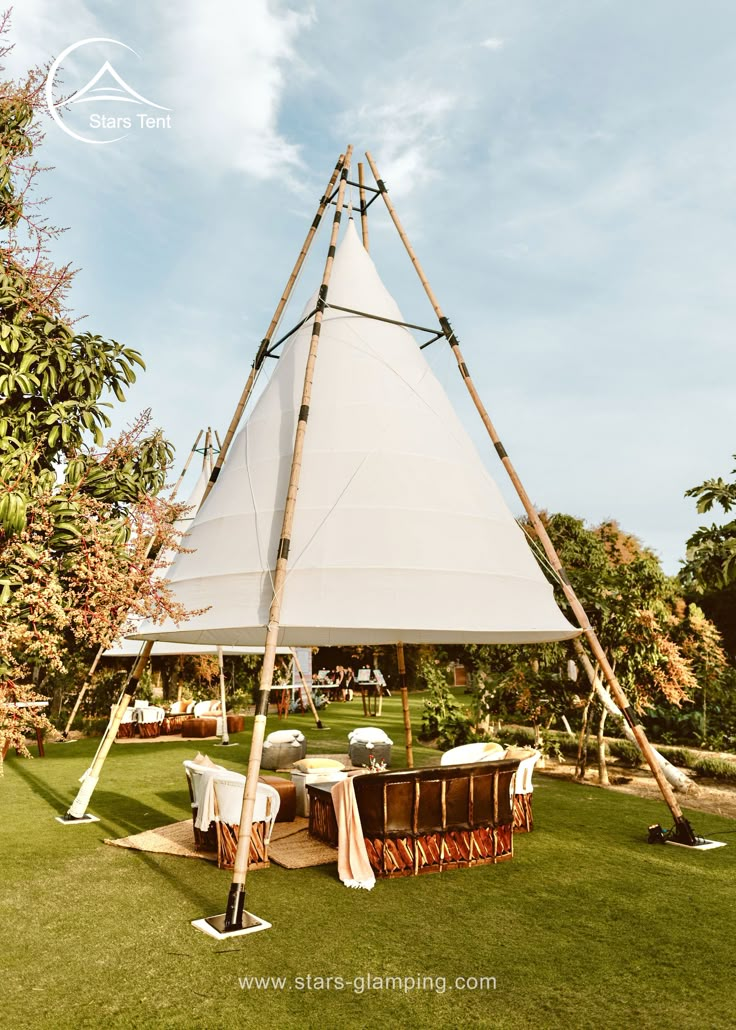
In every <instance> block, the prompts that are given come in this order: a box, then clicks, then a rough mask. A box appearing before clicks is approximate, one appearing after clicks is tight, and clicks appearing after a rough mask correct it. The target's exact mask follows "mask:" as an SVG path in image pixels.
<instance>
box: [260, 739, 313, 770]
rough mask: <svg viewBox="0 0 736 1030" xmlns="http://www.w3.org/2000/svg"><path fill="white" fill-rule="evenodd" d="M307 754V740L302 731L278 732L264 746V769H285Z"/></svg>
mask: <svg viewBox="0 0 736 1030" xmlns="http://www.w3.org/2000/svg"><path fill="white" fill-rule="evenodd" d="M306 753H307V739H306V737H305V736H304V734H303V733H302V732H301V730H276V731H275V732H274V733H269V735H268V736H267V737H266V740H265V742H264V745H263V757H262V759H261V768H262V769H285V768H287V767H288V766H290V765H293V764H294V762H298V761H299V759H300V758H304V756H305V755H306Z"/></svg>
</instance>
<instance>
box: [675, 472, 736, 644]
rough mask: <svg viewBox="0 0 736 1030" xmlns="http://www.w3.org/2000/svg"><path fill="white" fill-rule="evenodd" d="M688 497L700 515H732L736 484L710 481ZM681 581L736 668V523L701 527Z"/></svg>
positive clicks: (691, 544)
mask: <svg viewBox="0 0 736 1030" xmlns="http://www.w3.org/2000/svg"><path fill="white" fill-rule="evenodd" d="M734 457H736V455H734ZM733 474H734V475H736V469H734V472H733ZM685 496H686V497H694V498H696V499H697V510H698V512H699V513H700V514H705V513H706V512H709V511H712V509H713V508H714V507H719V508H721V509H722V510H723V512H724V513H728V512H730V511H732V510H734V508H736V480H734V481H733V482H730V483H729V482H725V481H724V480H723V479H721V478H718V479H707V480H706V481H705V482H704V483H701V484H700V485H699V486H694V487H691V489H690V490H688V491H687V492H686V494H685ZM679 579H680V582H681V584H682V587H683V590H684V591H685V595H686V597H687V599H688V600H689V601H694V602H696V603H697V604H698V605H699V606H700V607H702V609H703V610H704V611H705V614H706V615H707V616H708V618H709V619H712V620H713V621H714V622H715V624H716V625H717V626H718V629H719V630H720V632H721V634H722V636H723V642H724V647H725V649H726V652H727V654H728V656H729V659H730V662H731V664H732V665H736V521H734V520H731V521H730V522H725V523H722V524H721V525H718V524H716V523H714V524H713V525H711V526H701V527H700V528H699V529H697V530H696V531H695V533H693V535H692V536H691V537H690V539H689V540H688V541H687V551H686V561H685V563H684V565H683V568H682V569H681V571H680V576H679Z"/></svg>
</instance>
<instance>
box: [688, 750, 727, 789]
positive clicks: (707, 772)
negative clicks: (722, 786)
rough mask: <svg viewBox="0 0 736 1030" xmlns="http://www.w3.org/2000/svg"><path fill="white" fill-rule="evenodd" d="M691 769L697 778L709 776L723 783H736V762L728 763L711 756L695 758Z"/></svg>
mask: <svg viewBox="0 0 736 1030" xmlns="http://www.w3.org/2000/svg"><path fill="white" fill-rule="evenodd" d="M693 768H694V769H695V772H696V773H697V774H698V775H699V776H709V777H710V778H711V779H714V780H723V781H724V782H725V783H736V762H729V761H728V759H726V758H715V757H712V756H711V755H706V756H705V757H703V758H696V760H695V762H694V763H693Z"/></svg>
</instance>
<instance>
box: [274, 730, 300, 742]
mask: <svg viewBox="0 0 736 1030" xmlns="http://www.w3.org/2000/svg"><path fill="white" fill-rule="evenodd" d="M302 740H304V734H303V733H302V731H301V730H274V732H273V733H269V735H268V736H267V737H266V743H267V744H298V743H300V741H302Z"/></svg>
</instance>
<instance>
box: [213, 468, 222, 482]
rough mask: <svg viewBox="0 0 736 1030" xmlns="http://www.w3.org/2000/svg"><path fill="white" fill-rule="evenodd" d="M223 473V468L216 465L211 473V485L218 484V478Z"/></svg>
mask: <svg viewBox="0 0 736 1030" xmlns="http://www.w3.org/2000/svg"><path fill="white" fill-rule="evenodd" d="M221 471H222V466H220V465H215V467H214V468H213V469H212V471H211V472H210V483H216V482H217V480H218V477H219V475H220V472H221Z"/></svg>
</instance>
